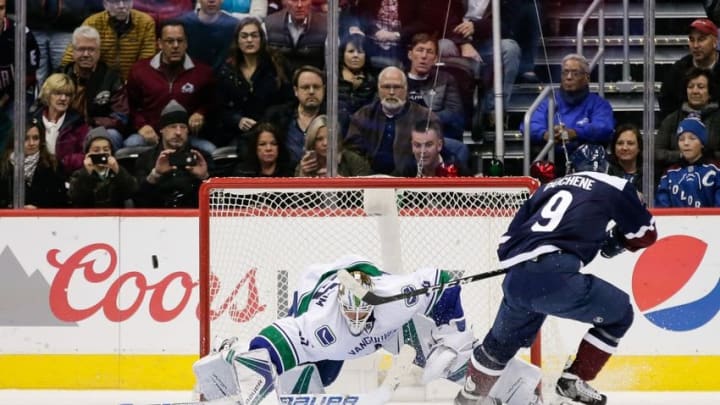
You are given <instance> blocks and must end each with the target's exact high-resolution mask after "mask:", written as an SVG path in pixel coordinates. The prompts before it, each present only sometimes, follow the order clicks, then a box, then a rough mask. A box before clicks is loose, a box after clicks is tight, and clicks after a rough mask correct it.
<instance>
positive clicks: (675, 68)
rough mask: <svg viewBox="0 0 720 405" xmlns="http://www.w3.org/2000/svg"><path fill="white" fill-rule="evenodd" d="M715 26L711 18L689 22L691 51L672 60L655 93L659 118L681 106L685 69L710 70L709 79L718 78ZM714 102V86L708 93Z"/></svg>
mask: <svg viewBox="0 0 720 405" xmlns="http://www.w3.org/2000/svg"><path fill="white" fill-rule="evenodd" d="M717 35H718V29H717V26H715V24H713V23H712V21H710V20H708V19H706V18H700V19H697V20H695V21H693V22H692V24H690V34H689V35H688V41H689V47H690V54H688V55H685V56H683V57H682V58H681V59H680V60H678V61H677V62H675V63H674V64H673V65H672V67H671V68H670V69H669V70H668V72H667V74H666V75H665V79H664V80H663V82H662V87H661V88H660V94H659V95H658V103H659V104H660V120H662V119H664V118H665V117H666V116H667V115H668V114H670V113H672V112H673V111H677V110H679V109H680V108H681V106H682V103H683V101H684V99H685V91H684V89H683V87H682V86H683V84H684V83H685V82H684V78H685V75H686V74H687V71H688V70H689V69H690V68H692V67H698V68H703V69H710V70H712V80H711V82H716V81H717V80H718V78H720V63H717V62H718V50H717V47H718V38H717ZM710 98H711V99H712V100H713V101H717V100H718V92H717V86H716V88H715V92H713V93H711V94H710Z"/></svg>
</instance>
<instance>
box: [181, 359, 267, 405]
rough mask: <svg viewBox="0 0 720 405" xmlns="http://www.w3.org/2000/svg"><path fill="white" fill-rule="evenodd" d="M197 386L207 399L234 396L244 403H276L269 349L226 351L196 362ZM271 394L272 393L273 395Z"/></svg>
mask: <svg viewBox="0 0 720 405" xmlns="http://www.w3.org/2000/svg"><path fill="white" fill-rule="evenodd" d="M193 373H194V374H195V377H196V378H197V389H198V391H199V392H200V394H201V395H202V398H204V399H205V400H208V401H213V400H218V399H223V398H225V399H227V398H232V399H233V400H235V401H236V402H237V403H240V404H243V405H269V404H276V403H277V402H278V401H277V394H276V393H275V390H276V385H277V374H276V372H275V367H274V366H273V364H272V362H271V361H270V356H269V354H268V352H267V351H266V350H263V349H258V350H252V351H249V352H243V353H239V352H235V351H234V350H232V349H227V350H223V351H221V352H219V353H213V354H210V355H208V356H205V357H203V358H202V359H200V360H198V361H196V362H195V364H193ZM270 394H272V395H270Z"/></svg>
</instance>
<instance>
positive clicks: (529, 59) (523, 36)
mask: <svg viewBox="0 0 720 405" xmlns="http://www.w3.org/2000/svg"><path fill="white" fill-rule="evenodd" d="M480 1H482V0H480ZM540 3H541V2H539V1H527V0H504V1H503V2H502V6H501V7H502V8H501V11H500V14H501V19H502V21H501V26H502V27H507V28H508V31H509V36H508V37H509V38H511V39H512V40H514V41H515V42H516V43H517V45H518V46H519V50H520V59H519V66H518V69H517V70H515V72H514V73H515V74H516V75H517V77H518V78H519V79H520V81H521V82H524V83H539V82H540V80H539V79H538V77H537V75H536V74H535V58H536V57H537V52H538V48H539V45H540V18H541V16H540V14H541V11H542V10H540V7H541V6H542V4H540ZM504 60H505V56H504V50H503V62H504ZM503 80H504V79H503ZM511 83H512V82H511ZM505 102H506V103H507V100H506V101H505Z"/></svg>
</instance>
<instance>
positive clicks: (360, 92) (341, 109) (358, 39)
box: [338, 34, 377, 134]
mask: <svg viewBox="0 0 720 405" xmlns="http://www.w3.org/2000/svg"><path fill="white" fill-rule="evenodd" d="M365 41H366V37H365V36H364V35H361V34H350V35H348V36H346V37H345V38H344V39H343V40H342V41H341V42H340V52H339V57H340V76H338V121H339V122H340V133H342V134H345V133H347V128H348V125H350V117H351V116H352V115H353V114H354V113H355V111H357V110H359V109H360V107H362V106H364V105H366V104H370V103H371V102H372V101H373V100H374V99H375V96H376V95H377V80H376V79H375V76H374V75H373V74H372V73H371V72H370V69H369V63H368V62H369V61H368V59H367V52H366V51H365V49H366V47H365V44H366V42H365Z"/></svg>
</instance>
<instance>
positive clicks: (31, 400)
mask: <svg viewBox="0 0 720 405" xmlns="http://www.w3.org/2000/svg"><path fill="white" fill-rule="evenodd" d="M607 395H608V405H639V404H642V405H678V404H682V405H718V404H720V392H608V393H607ZM191 398H192V394H191V393H190V392H188V391H110V390H102V391H95V390H93V391H62V390H0V404H2V405H15V404H17V405H48V404H52V405H105V404H107V405H119V404H130V403H132V404H150V403H163V402H164V403H171V402H182V401H189V400H191ZM427 404H434V405H451V404H452V402H451V401H441V402H393V403H391V404H389V405H427Z"/></svg>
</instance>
